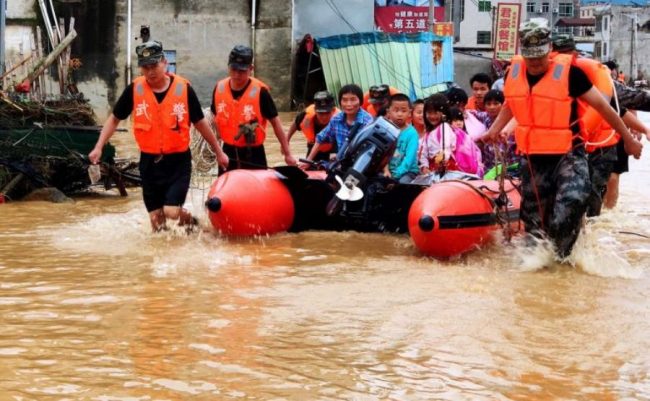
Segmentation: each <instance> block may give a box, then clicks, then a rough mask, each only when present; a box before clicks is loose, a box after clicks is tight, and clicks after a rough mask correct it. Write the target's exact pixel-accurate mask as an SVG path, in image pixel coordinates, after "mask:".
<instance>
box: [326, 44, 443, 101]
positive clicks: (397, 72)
mask: <svg viewBox="0 0 650 401" xmlns="http://www.w3.org/2000/svg"><path fill="white" fill-rule="evenodd" d="M316 41H317V43H318V46H319V49H320V56H321V61H322V64H323V72H324V75H325V82H326V84H327V89H328V90H329V91H330V92H331V93H333V94H334V95H335V97H336V94H337V93H338V91H339V89H340V88H341V87H342V86H343V85H346V84H350V83H354V84H357V85H359V86H361V88H362V89H363V90H364V91H367V90H368V88H370V86H372V85H379V84H387V85H389V86H392V87H394V88H397V89H399V90H400V91H401V92H402V93H404V94H406V95H408V96H409V97H410V98H411V99H417V98H425V97H427V96H429V95H431V94H433V93H437V92H441V91H444V90H446V89H447V84H446V82H452V81H453V80H454V56H453V46H452V38H451V37H450V36H437V35H434V34H432V33H430V32H423V33H413V34H406V33H402V34H388V33H382V32H367V33H355V34H351V35H336V36H328V37H326V38H317V40H316Z"/></svg>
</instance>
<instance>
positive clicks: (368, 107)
mask: <svg viewBox="0 0 650 401" xmlns="http://www.w3.org/2000/svg"><path fill="white" fill-rule="evenodd" d="M398 93H400V92H399V90H397V89H395V88H393V87H392V86H388V85H386V84H381V85H373V86H371V87H370V89H368V92H366V93H365V94H364V95H363V105H362V107H363V109H364V110H365V111H367V112H368V113H370V115H371V116H373V117H379V116H382V117H383V116H384V115H386V111H387V109H388V102H389V101H390V97H391V96H393V95H395V94H398Z"/></svg>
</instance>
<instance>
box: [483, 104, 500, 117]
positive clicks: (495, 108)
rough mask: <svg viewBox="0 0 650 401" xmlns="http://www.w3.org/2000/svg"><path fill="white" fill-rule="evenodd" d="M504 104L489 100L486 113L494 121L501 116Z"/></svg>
mask: <svg viewBox="0 0 650 401" xmlns="http://www.w3.org/2000/svg"><path fill="white" fill-rule="evenodd" d="M501 106H502V104H501V103H500V102H497V101H496V100H488V101H487V102H485V111H487V113H488V115H489V116H490V118H492V119H494V118H496V116H498V115H499V112H500V111H501Z"/></svg>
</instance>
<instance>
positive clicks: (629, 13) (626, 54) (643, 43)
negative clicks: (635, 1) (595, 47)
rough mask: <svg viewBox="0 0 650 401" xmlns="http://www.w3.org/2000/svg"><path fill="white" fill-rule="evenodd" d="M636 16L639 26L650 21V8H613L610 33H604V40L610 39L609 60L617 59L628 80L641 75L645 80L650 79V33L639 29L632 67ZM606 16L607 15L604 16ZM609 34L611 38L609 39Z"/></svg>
mask: <svg viewBox="0 0 650 401" xmlns="http://www.w3.org/2000/svg"><path fill="white" fill-rule="evenodd" d="M634 15H636V17H637V22H638V24H639V25H643V24H644V23H645V22H647V21H649V20H650V7H643V8H642V7H622V6H612V7H611V14H610V20H609V26H608V28H609V30H608V32H603V39H604V40H607V39H609V46H608V48H609V50H608V52H609V58H613V59H616V61H617V62H618V64H619V67H620V71H621V72H623V73H624V74H625V76H626V77H627V78H628V79H636V78H637V76H638V75H639V74H640V75H641V76H642V77H644V78H645V79H648V77H650V67H649V66H650V33H646V32H643V31H641V30H640V29H637V31H636V48H635V49H634V58H635V60H634V65H633V66H630V56H631V55H632V26H633V25H632V22H633V19H632V18H630V17H633V16H634ZM604 16H606V14H605V15H604ZM607 34H609V38H607V36H606V35H607Z"/></svg>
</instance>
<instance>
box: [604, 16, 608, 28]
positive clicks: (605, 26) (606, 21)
mask: <svg viewBox="0 0 650 401" xmlns="http://www.w3.org/2000/svg"><path fill="white" fill-rule="evenodd" d="M608 23H609V18H608V17H603V31H606V30H607V24H608Z"/></svg>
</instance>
